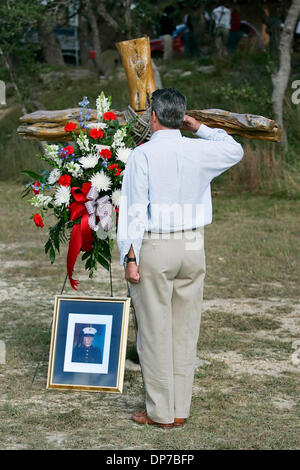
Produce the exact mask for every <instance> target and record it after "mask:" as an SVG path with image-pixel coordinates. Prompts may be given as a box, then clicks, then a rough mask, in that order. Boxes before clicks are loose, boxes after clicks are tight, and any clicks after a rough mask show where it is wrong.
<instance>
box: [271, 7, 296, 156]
mask: <svg viewBox="0 0 300 470" xmlns="http://www.w3.org/2000/svg"><path fill="white" fill-rule="evenodd" d="M299 15H300V0H293V1H292V3H291V6H290V8H289V10H288V13H287V16H286V19H285V23H284V28H283V30H282V32H281V36H280V43H279V60H280V65H279V69H278V71H277V72H276V73H275V74H274V75H273V76H272V81H273V94H272V101H273V110H274V113H275V119H276V120H277V121H278V124H279V125H280V126H281V128H282V143H283V145H284V146H285V148H287V145H288V142H287V137H286V132H285V130H284V125H283V100H284V94H285V91H286V87H287V84H288V80H289V76H290V71H291V47H292V41H293V33H294V31H295V27H296V23H297V20H298V18H299Z"/></svg>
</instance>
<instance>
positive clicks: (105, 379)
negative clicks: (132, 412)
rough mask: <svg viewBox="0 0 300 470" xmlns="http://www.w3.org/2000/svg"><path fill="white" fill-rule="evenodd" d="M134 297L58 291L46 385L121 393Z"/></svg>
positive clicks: (48, 386)
mask: <svg viewBox="0 0 300 470" xmlns="http://www.w3.org/2000/svg"><path fill="white" fill-rule="evenodd" d="M129 308H130V298H120V297H108V298H103V297H102V298H95V297H71V296H65V295H57V296H56V297H55V303H54V315H53V324H52V334H51V344H50V357H49V367H48V378H47V388H56V389H61V390H68V389H73V390H88V391H97V392H99V391H103V392H114V393H122V391H123V379H124V369H125V359H126V346H127V334H128V322H129Z"/></svg>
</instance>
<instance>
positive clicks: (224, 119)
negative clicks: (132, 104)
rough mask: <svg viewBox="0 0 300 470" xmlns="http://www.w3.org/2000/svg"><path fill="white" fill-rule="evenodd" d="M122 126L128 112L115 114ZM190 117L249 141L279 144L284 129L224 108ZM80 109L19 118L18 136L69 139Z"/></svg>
mask: <svg viewBox="0 0 300 470" xmlns="http://www.w3.org/2000/svg"><path fill="white" fill-rule="evenodd" d="M114 112H115V114H116V115H117V118H118V121H119V123H120V125H123V124H125V122H126V117H125V116H126V111H116V110H114ZM187 114H188V115H189V116H192V117H194V118H195V119H197V120H198V121H200V122H202V123H203V124H206V125H207V126H209V127H218V128H221V129H225V130H226V131H227V132H228V133H229V134H233V135H239V136H241V137H246V138H248V139H259V140H269V141H273V142H279V141H280V139H281V128H280V126H278V125H277V124H276V122H275V121H273V120H272V119H268V118H265V117H263V116H256V115H253V114H237V113H231V112H229V111H224V110H221V109H203V110H197V109H196V110H188V111H187ZM79 116H80V108H72V109H65V110H58V111H35V112H34V113H31V114H26V115H25V116H22V117H20V118H19V119H20V122H21V125H20V126H19V127H18V134H20V135H22V136H24V137H25V138H27V139H33V140H44V141H48V140H49V141H60V140H68V139H70V138H69V136H68V134H66V133H65V131H64V125H65V124H66V123H67V122H69V121H72V122H74V123H76V124H77V129H75V133H79V132H80V129H81V128H80V118H79ZM90 116H91V117H90V120H89V122H97V110H95V109H91V110H90Z"/></svg>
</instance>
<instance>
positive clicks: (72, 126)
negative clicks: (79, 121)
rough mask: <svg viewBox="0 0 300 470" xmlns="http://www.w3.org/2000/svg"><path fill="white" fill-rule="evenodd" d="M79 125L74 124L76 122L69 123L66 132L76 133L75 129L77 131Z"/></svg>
mask: <svg viewBox="0 0 300 470" xmlns="http://www.w3.org/2000/svg"><path fill="white" fill-rule="evenodd" d="M76 127H77V125H76V124H75V123H74V122H68V123H67V124H66V125H65V132H71V131H74V129H76Z"/></svg>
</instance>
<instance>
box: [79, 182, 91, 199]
mask: <svg viewBox="0 0 300 470" xmlns="http://www.w3.org/2000/svg"><path fill="white" fill-rule="evenodd" d="M91 186H92V183H89V182H88V183H83V185H82V187H81V190H82V192H83V194H84V195H85V197H86V196H87V195H88V193H89V191H90V189H91Z"/></svg>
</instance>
